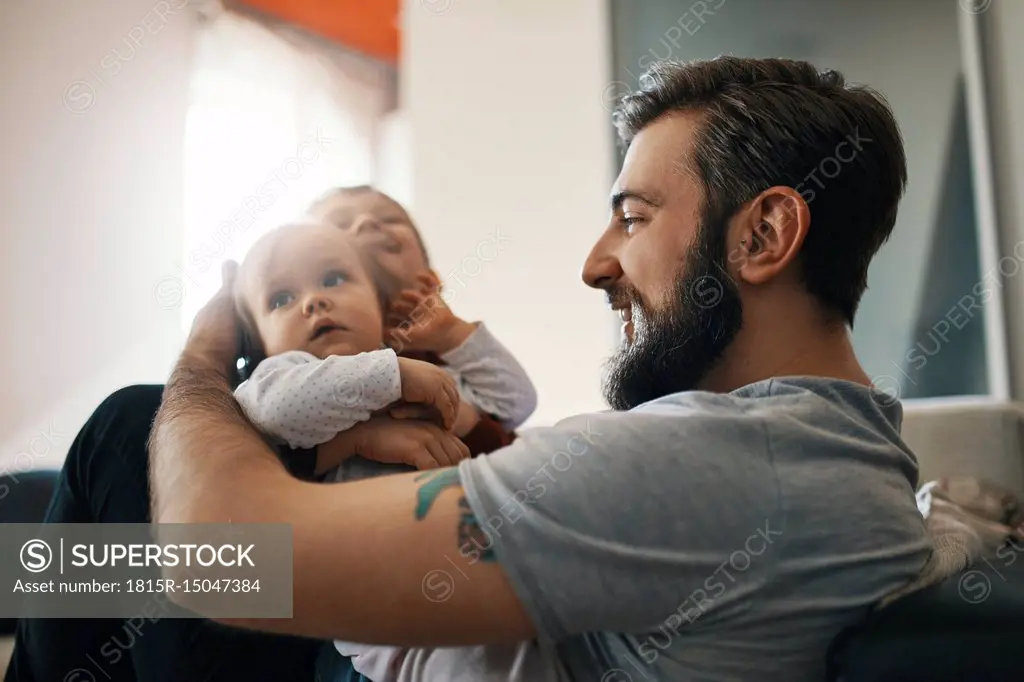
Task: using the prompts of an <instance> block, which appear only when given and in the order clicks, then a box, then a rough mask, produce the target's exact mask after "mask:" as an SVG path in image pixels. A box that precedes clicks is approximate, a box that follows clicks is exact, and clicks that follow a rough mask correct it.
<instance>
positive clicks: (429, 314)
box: [387, 272, 476, 353]
mask: <svg viewBox="0 0 1024 682" xmlns="http://www.w3.org/2000/svg"><path fill="white" fill-rule="evenodd" d="M417 279H418V280H419V285H418V286H417V287H416V288H413V289H404V290H402V291H400V292H398V295H397V296H396V297H395V298H394V300H392V301H391V310H390V315H389V322H391V325H392V329H390V330H389V333H388V335H387V336H388V338H390V339H392V340H393V341H394V342H395V345H397V346H401V348H403V349H408V350H421V351H433V352H435V353H445V352H447V351H450V350H452V349H453V348H456V347H458V346H459V345H460V344H461V343H462V342H463V341H465V340H466V338H468V337H469V335H470V334H472V333H473V330H474V329H476V326H475V325H473V324H471V323H469V322H466V321H465V320H462V319H460V318H458V317H457V316H456V315H455V313H453V312H452V309H451V308H449V307H448V304H447V303H445V302H444V299H443V298H442V297H441V282H440V280H439V279H438V278H437V275H436V274H434V273H433V272H426V273H423V274H421V275H420V276H419V277H418V278H417Z"/></svg>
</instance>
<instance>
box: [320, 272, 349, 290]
mask: <svg viewBox="0 0 1024 682" xmlns="http://www.w3.org/2000/svg"><path fill="white" fill-rule="evenodd" d="M347 281H348V275H347V274H346V273H344V272H341V271H340V270H335V271H333V272H328V273H327V274H326V275H324V286H325V287H337V286H341V284H342V283H343V282H347Z"/></svg>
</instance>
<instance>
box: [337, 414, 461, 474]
mask: <svg viewBox="0 0 1024 682" xmlns="http://www.w3.org/2000/svg"><path fill="white" fill-rule="evenodd" d="M349 431H351V432H354V433H353V436H352V437H353V438H354V439H355V449H356V454H358V455H359V456H360V457H365V458H366V459H372V460H373V461H375V462H381V463H384V464H408V465H410V466H414V467H416V468H417V469H436V468H438V467H447V466H454V465H456V464H458V463H459V462H461V461H462V460H464V459H466V458H468V457H469V448H467V447H466V444H465V443H463V442H462V441H461V440H459V439H458V437H456V436H455V434H453V433H451V432H450V431H445V430H444V429H442V428H440V427H439V426H436V425H434V424H430V423H428V422H422V421H414V420H410V419H404V420H396V419H387V418H383V419H381V418H377V419H371V420H370V421H367V422H363V423H361V424H357V425H355V426H353V427H352V428H351V429H349Z"/></svg>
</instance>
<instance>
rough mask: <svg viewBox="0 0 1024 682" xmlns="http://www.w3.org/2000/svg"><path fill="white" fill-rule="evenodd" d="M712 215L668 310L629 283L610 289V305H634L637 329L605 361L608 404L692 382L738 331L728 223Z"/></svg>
mask: <svg viewBox="0 0 1024 682" xmlns="http://www.w3.org/2000/svg"><path fill="white" fill-rule="evenodd" d="M717 222H718V221H709V220H705V221H704V222H703V225H702V227H701V228H700V231H699V233H698V235H697V237H696V244H695V246H694V248H693V250H692V251H691V252H690V254H689V256H688V257H687V259H686V263H685V264H684V267H683V271H682V273H681V275H680V276H679V278H678V279H677V280H676V282H675V287H674V292H673V294H672V296H671V299H670V303H669V305H668V307H667V309H663V310H650V309H648V308H647V307H645V306H644V304H643V301H642V300H641V297H640V293H639V292H638V291H637V290H636V289H635V288H633V287H621V288H619V289H615V290H612V291H609V292H608V297H609V299H610V300H611V302H612V303H613V304H614V305H617V306H622V305H630V306H631V307H632V310H633V317H632V324H633V328H634V332H633V340H632V341H629V340H626V341H625V343H624V345H623V347H622V348H621V349H619V351H618V352H617V353H616V354H615V355H614V356H612V358H611V359H610V360H609V361H608V369H607V374H606V376H605V380H604V385H603V390H604V397H605V400H607V401H608V404H609V405H610V406H611V407H612V409H615V410H629V409H632V408H634V407H636V406H637V405H640V404H642V403H645V402H648V401H650V400H654V399H656V398H660V397H662V396H666V395H670V394H672V393H678V392H680V391H690V390H693V389H695V388H696V387H697V385H698V383H699V382H700V381H701V380H702V379H703V378H704V377H705V376H706V375H707V373H708V372H709V371H710V370H711V368H712V367H713V366H714V364H715V362H716V361H717V360H718V359H719V357H720V356H721V355H722V353H723V352H724V351H725V349H726V348H728V346H729V344H730V343H732V341H733V339H734V338H735V337H736V334H737V333H738V332H739V330H740V327H741V326H742V324H743V306H742V304H741V302H740V296H739V291H738V290H737V289H736V285H735V283H734V282H733V281H732V279H731V278H730V277H729V275H728V274H727V273H728V270H727V269H726V262H725V253H724V252H725V229H726V226H725V224H724V221H722V222H721V224H713V223H717Z"/></svg>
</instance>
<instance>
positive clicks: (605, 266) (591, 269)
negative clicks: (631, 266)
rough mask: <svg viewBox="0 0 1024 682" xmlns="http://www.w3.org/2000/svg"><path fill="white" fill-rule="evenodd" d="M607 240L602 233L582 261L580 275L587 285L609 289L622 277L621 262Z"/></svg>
mask: <svg viewBox="0 0 1024 682" xmlns="http://www.w3.org/2000/svg"><path fill="white" fill-rule="evenodd" d="M607 242H608V239H607V235H603V236H602V237H601V239H600V240H598V242H597V244H594V248H593V249H591V250H590V254H589V255H588V256H587V260H586V261H584V263H583V272H582V273H581V276H582V278H583V282H584V283H585V284H586V285H587V286H588V287H593V288H595V289H610V288H611V287H613V286H614V285H615V283H616V282H617V281H619V278H621V277H622V264H621V263H619V259H618V256H617V255H616V254H615V251H614V250H613V249H612V248H610V246H611V245H610V244H608V243H607Z"/></svg>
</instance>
